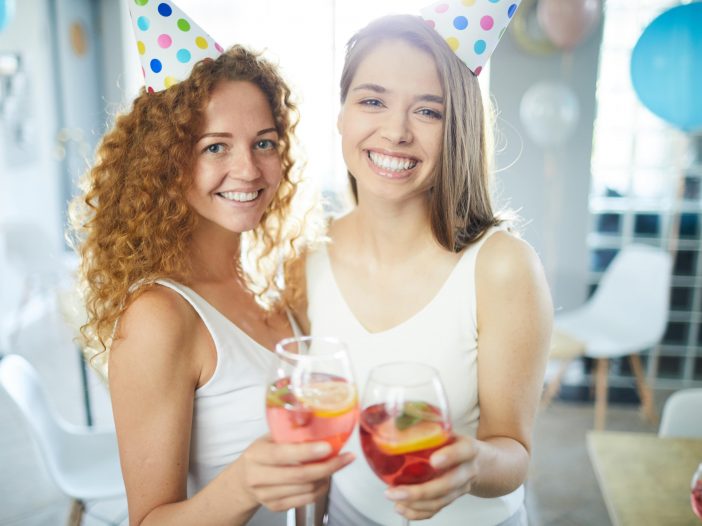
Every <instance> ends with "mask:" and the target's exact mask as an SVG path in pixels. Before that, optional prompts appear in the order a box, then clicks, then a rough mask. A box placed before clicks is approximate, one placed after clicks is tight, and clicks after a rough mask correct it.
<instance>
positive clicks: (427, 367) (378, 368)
mask: <svg viewBox="0 0 702 526" xmlns="http://www.w3.org/2000/svg"><path fill="white" fill-rule="evenodd" d="M398 366H410V367H418V368H423V369H425V370H426V371H428V372H429V373H431V376H430V377H429V378H427V379H426V380H420V381H417V382H414V383H410V382H407V383H403V384H402V385H398V384H397V382H388V381H384V380H382V379H378V378H376V373H377V374H380V371H381V370H382V369H386V368H391V367H398ZM437 380H438V382H439V384H441V383H442V382H441V376H440V375H439V370H438V369H437V368H436V367H434V366H433V365H429V364H427V363H424V362H413V361H410V360H398V361H395V362H386V363H382V364H380V365H376V366H375V367H373V368H372V369H371V370H370V372H369V373H368V381H367V382H366V383H369V382H371V381H372V382H374V383H376V384H380V385H384V386H388V387H418V386H420V385H426V384H430V383H432V382H435V381H437Z"/></svg>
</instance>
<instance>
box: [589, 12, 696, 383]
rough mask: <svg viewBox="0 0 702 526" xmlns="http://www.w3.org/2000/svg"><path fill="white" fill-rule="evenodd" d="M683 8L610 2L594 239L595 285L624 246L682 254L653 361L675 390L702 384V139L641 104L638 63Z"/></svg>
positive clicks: (595, 161) (652, 369)
mask: <svg viewBox="0 0 702 526" xmlns="http://www.w3.org/2000/svg"><path fill="white" fill-rule="evenodd" d="M677 4H679V2H677V1H673V0H646V1H640V2H634V1H632V0H607V2H605V19H604V31H603V40H602V47H601V51H600V67H599V78H598V82H597V103H598V104H597V107H598V109H597V116H596V120H595V130H594V138H593V154H592V184H591V189H590V212H591V215H592V221H591V225H592V227H591V234H590V236H589V238H588V239H589V241H588V244H589V249H590V254H591V257H590V261H591V265H590V269H591V280H590V287H591V288H593V287H594V286H596V284H597V281H598V279H599V277H600V276H601V273H602V271H603V270H604V269H605V268H606V266H607V265H608V264H609V262H610V261H611V259H612V257H613V256H614V254H616V252H617V251H618V249H619V248H620V247H622V246H623V245H626V244H628V243H631V242H638V243H648V244H652V245H656V246H659V247H663V248H666V249H671V250H672V251H673V261H674V269H673V280H672V287H671V296H670V314H669V323H668V327H667V330H666V333H665V336H664V337H663V342H662V345H661V346H660V348H659V349H658V353H659V354H658V358H657V360H652V359H648V360H646V363H647V368H648V374H649V377H650V378H652V379H655V383H656V384H658V385H661V384H665V385H666V386H669V387H680V386H682V385H689V384H691V383H692V382H693V381H696V380H700V379H701V378H702V373H701V366H700V363H702V358H701V357H702V352H701V351H700V349H702V293H701V292H700V291H701V290H702V262H700V257H699V253H700V246H699V237H700V221H701V220H702V200H701V197H702V196H701V195H700V180H701V179H702V139H701V138H697V140H696V141H694V140H691V138H690V137H688V136H686V135H685V134H684V133H682V132H680V131H677V130H675V129H673V128H671V127H670V126H668V125H667V124H666V123H665V122H663V121H662V120H660V119H659V118H657V117H656V116H655V115H653V114H651V113H650V112H649V111H648V110H647V109H646V108H645V107H644V106H642V105H641V103H640V102H639V100H638V98H637V96H636V94H635V92H634V90H633V88H632V85H631V80H630V74H629V71H630V68H629V59H630V56H631V51H632V50H633V48H634V45H635V44H636V41H637V40H638V38H639V36H640V35H641V32H642V31H643V30H644V28H645V27H646V26H647V25H648V24H649V23H650V22H651V21H652V20H653V19H654V18H655V17H656V16H658V15H659V14H660V13H662V12H663V11H665V10H666V9H668V8H669V7H673V6H675V5H677ZM644 358H646V356H645V357H644ZM615 374H616V373H615Z"/></svg>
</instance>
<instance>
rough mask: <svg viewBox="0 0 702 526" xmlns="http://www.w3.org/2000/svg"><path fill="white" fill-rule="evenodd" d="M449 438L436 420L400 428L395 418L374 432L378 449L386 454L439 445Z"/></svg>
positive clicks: (397, 453) (408, 451) (396, 453)
mask: <svg viewBox="0 0 702 526" xmlns="http://www.w3.org/2000/svg"><path fill="white" fill-rule="evenodd" d="M448 439H449V435H448V433H447V432H446V430H445V429H444V428H443V426H442V425H441V424H437V423H436V422H426V421H424V422H418V423H416V424H414V425H411V426H410V427H408V428H406V429H402V430H400V429H398V428H397V426H396V425H395V419H394V418H390V419H388V420H386V421H385V422H383V423H382V424H380V425H379V426H378V427H377V428H376V430H375V433H374V434H373V440H374V442H375V443H376V445H377V446H378V449H380V451H382V452H383V453H385V454H386V455H402V454H403V453H411V452H412V451H421V450H423V449H430V448H434V447H438V446H440V445H442V444H443V443H445V442H446V441H447V440H448Z"/></svg>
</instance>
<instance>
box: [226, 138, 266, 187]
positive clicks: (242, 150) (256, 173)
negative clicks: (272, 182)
mask: <svg viewBox="0 0 702 526" xmlns="http://www.w3.org/2000/svg"><path fill="white" fill-rule="evenodd" d="M230 155H231V159H230V163H229V170H228V173H227V175H228V176H229V177H230V178H232V179H237V180H239V181H255V180H256V179H258V178H259V177H260V175H261V171H260V169H259V167H258V164H257V163H256V158H255V156H254V152H253V151H252V150H251V148H250V147H248V146H241V147H239V148H234V149H232V151H231V153H230Z"/></svg>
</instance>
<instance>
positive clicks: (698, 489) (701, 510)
mask: <svg viewBox="0 0 702 526" xmlns="http://www.w3.org/2000/svg"><path fill="white" fill-rule="evenodd" d="M690 502H691V503H692V511H694V512H695V515H697V516H698V517H699V518H700V519H702V479H700V480H698V481H696V482H695V485H694V486H693V488H692V492H691V493H690Z"/></svg>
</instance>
